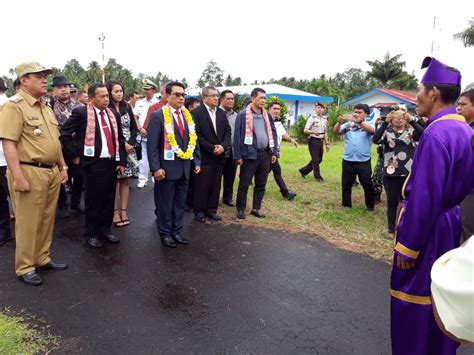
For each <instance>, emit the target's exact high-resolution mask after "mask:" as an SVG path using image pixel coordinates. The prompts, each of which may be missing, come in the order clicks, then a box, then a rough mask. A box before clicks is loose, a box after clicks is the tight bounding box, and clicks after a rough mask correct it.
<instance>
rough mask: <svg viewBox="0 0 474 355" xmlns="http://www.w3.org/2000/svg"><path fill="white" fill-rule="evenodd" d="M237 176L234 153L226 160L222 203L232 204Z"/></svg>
mask: <svg viewBox="0 0 474 355" xmlns="http://www.w3.org/2000/svg"><path fill="white" fill-rule="evenodd" d="M236 174H237V164H235V160H234V159H233V157H232V153H231V155H230V157H226V158H225V164H224V171H223V177H224V178H223V185H224V191H223V193H222V201H224V202H231V201H232V197H233V195H234V182H235V175H236Z"/></svg>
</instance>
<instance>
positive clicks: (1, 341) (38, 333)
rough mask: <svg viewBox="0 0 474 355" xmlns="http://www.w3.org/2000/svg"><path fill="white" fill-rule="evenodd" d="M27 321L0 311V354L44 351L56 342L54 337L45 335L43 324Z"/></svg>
mask: <svg viewBox="0 0 474 355" xmlns="http://www.w3.org/2000/svg"><path fill="white" fill-rule="evenodd" d="M28 323H29V324H27V322H26V320H25V318H24V317H20V316H11V315H7V314H5V313H0V354H2V355H3V354H5V355H10V354H11V355H13V354H15V355H16V354H37V353H46V352H47V351H48V350H49V349H50V348H51V347H53V346H54V345H56V344H57V339H56V338H55V337H52V336H50V335H45V327H44V325H39V324H38V323H37V322H36V321H32V320H29V321H28ZM37 328H41V330H39V329H37Z"/></svg>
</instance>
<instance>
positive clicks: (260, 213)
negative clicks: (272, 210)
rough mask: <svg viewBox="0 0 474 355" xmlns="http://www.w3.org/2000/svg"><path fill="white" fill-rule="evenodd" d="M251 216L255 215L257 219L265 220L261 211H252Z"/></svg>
mask: <svg viewBox="0 0 474 355" xmlns="http://www.w3.org/2000/svg"><path fill="white" fill-rule="evenodd" d="M250 214H251V215H254V216H255V217H257V218H265V215H264V214H263V213H262V212H260V210H252V211H251V212H250Z"/></svg>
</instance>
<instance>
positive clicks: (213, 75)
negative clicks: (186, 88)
mask: <svg viewBox="0 0 474 355" xmlns="http://www.w3.org/2000/svg"><path fill="white" fill-rule="evenodd" d="M223 83H224V71H223V70H222V69H221V68H219V66H218V65H217V63H216V62H215V61H213V60H210V61H209V62H208V63H207V64H206V67H205V68H204V70H203V72H202V74H201V77H200V78H199V80H198V86H199V87H200V88H203V87H205V86H214V87H219V86H222V84H223Z"/></svg>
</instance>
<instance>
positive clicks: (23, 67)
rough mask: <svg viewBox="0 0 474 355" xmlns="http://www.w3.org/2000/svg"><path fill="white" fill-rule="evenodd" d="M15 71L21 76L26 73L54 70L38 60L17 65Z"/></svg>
mask: <svg viewBox="0 0 474 355" xmlns="http://www.w3.org/2000/svg"><path fill="white" fill-rule="evenodd" d="M15 72H16V75H17V77H19V78H21V77H22V76H24V75H26V74H31V73H46V74H52V73H53V71H52V70H51V69H49V68H45V67H43V66H42V65H41V64H40V63H37V62H25V63H21V64H19V65H17V66H16V68H15Z"/></svg>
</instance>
